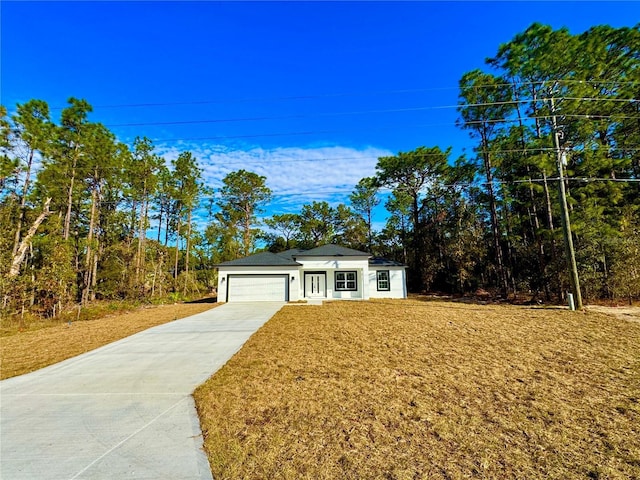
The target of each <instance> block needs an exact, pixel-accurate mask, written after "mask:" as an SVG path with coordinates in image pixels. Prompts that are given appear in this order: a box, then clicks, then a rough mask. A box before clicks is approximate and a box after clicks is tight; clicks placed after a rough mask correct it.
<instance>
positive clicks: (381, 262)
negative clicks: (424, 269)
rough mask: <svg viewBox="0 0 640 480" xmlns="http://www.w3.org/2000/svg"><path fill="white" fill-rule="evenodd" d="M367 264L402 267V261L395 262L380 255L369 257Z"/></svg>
mask: <svg viewBox="0 0 640 480" xmlns="http://www.w3.org/2000/svg"><path fill="white" fill-rule="evenodd" d="M369 265H373V266H374V267H404V266H405V265H404V263H400V262H396V261H395V260H388V259H386V258H382V257H373V258H370V259H369Z"/></svg>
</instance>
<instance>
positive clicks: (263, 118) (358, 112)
mask: <svg viewBox="0 0 640 480" xmlns="http://www.w3.org/2000/svg"><path fill="white" fill-rule="evenodd" d="M563 99H565V100H584V101H590V102H595V101H607V102H610V101H613V102H626V103H633V102H640V100H637V99H633V98H631V99H629V98H624V99H609V98H592V97H563ZM548 100H549V99H548V98H539V99H536V100H529V99H527V100H508V101H500V102H480V103H461V104H456V105H435V106H421V107H407V108H389V109H375V110H356V111H346V112H325V113H311V114H291V115H272V116H261V117H240V118H217V119H201V120H175V121H162V122H134V123H112V124H106V125H105V127H142V126H166V125H196V124H208V123H237V122H258V121H267V120H292V119H300V118H322V117H334V116H335V117H338V116H351V115H368V114H378V113H405V112H421V111H429V110H446V109H460V108H475V107H490V106H500V105H516V104H521V103H532V102H545V101H548ZM565 116H566V115H565ZM526 118H544V117H526ZM619 118H637V117H619Z"/></svg>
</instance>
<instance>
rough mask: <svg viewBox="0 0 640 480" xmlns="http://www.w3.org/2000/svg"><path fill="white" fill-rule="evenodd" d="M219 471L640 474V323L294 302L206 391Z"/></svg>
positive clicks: (472, 308) (207, 422)
mask: <svg viewBox="0 0 640 480" xmlns="http://www.w3.org/2000/svg"><path fill="white" fill-rule="evenodd" d="M196 402H197V406H198V410H199V414H200V417H201V422H202V428H203V432H204V434H205V447H206V450H207V452H208V455H209V460H210V463H211V467H212V470H213V475H214V478H216V479H217V480H223V479H240V478H242V479H267V478H268V479H342V478H345V479H422V478H424V479H461V478H494V479H504V478H510V479H511V478H519V479H547V478H553V479H578V478H580V479H585V478H586V479H590V478H591V479H605V478H606V479H639V478H640V324H639V323H636V322H629V321H625V320H621V319H618V318H615V317H610V316H606V315H603V314H601V313H596V312H589V313H577V312H576V313H573V312H568V311H566V310H560V309H540V308H527V307H512V306H478V305H467V304H460V303H444V302H421V301H419V300H415V299H414V300H406V301H371V302H333V303H327V304H325V305H324V306H322V307H319V306H288V307H285V308H283V309H282V310H281V311H280V313H278V314H277V315H276V317H274V318H273V319H272V320H271V321H270V322H268V323H267V324H266V325H265V326H264V327H263V328H262V329H261V330H260V331H258V332H257V334H255V335H254V336H253V337H252V338H251V339H250V340H249V341H248V342H247V343H246V344H245V346H244V347H243V349H242V350H241V351H240V352H238V353H237V354H236V355H235V357H234V358H233V359H232V360H231V361H230V362H229V363H227V365H225V366H224V367H223V368H222V369H221V370H220V371H219V372H218V373H216V374H215V375H214V376H213V377H212V378H211V379H210V380H209V381H208V382H207V383H206V384H204V385H203V386H201V387H200V388H199V389H198V390H197V391H196Z"/></svg>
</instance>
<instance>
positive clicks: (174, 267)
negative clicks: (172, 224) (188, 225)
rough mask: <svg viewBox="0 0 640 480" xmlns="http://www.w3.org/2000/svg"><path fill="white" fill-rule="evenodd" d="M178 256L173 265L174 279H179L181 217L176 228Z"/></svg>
mask: <svg viewBox="0 0 640 480" xmlns="http://www.w3.org/2000/svg"><path fill="white" fill-rule="evenodd" d="M176 227H177V228H176V256H175V261H174V264H173V279H174V280H177V279H178V257H179V255H180V216H178V224H177V226H176Z"/></svg>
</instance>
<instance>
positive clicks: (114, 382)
mask: <svg viewBox="0 0 640 480" xmlns="http://www.w3.org/2000/svg"><path fill="white" fill-rule="evenodd" d="M283 305H284V304H283V303H271V302H264V303H229V304H225V305H221V306H219V307H218V308H214V309H212V310H209V311H206V312H203V313H200V314H197V315H193V316H191V317H188V318H184V319H181V320H176V321H174V322H171V323H167V324H164V325H160V326H158V327H154V328H150V329H149V330H145V331H143V332H140V333H138V334H136V335H133V336H131V337H127V338H125V339H123V340H120V341H117V342H114V343H111V344H109V345H106V346H104V347H101V348H99V349H97V350H93V351H91V352H88V353H85V354H83V355H80V356H78V357H75V358H72V359H69V360H65V361H64V362H61V363H58V364H56V365H52V366H50V367H47V368H43V369H42V370H38V371H36V372H33V373H29V374H27V375H22V376H20V377H15V378H10V379H8V380H4V381H2V382H0V479H2V480H22V479H29V480H31V479H35V478H37V479H39V480H46V479H52V480H62V479H69V480H71V479H73V480H75V479H78V480H79V479H95V480H102V479H105V480H106V479H109V480H111V479H114V478H118V479H124V478H127V479H137V480H142V479H154V480H160V479H171V480H183V479H184V480H204V479H207V480H210V479H211V478H212V477H211V470H210V468H209V463H208V461H207V457H206V455H205V454H204V452H203V450H202V432H201V430H200V424H199V422H198V417H197V415H196V411H195V405H194V402H193V398H192V396H191V394H192V392H193V391H194V389H195V388H196V387H197V386H198V385H200V384H201V383H202V382H204V381H205V380H206V379H207V378H209V377H210V376H211V375H212V374H213V373H214V372H215V371H216V370H218V369H219V368H220V367H221V366H222V365H224V364H225V363H226V362H227V360H228V359H229V358H231V357H232V356H233V354H234V353H235V352H237V351H238V350H239V349H240V347H242V345H243V344H244V343H245V342H246V340H247V339H248V338H249V337H250V336H251V335H252V334H253V333H254V332H255V331H256V330H258V329H259V328H260V327H261V326H262V325H263V324H264V323H265V322H266V321H267V320H269V319H270V318H271V317H272V316H273V315H274V314H275V313H276V312H277V311H278V310H279V309H280V308H281V307H282V306H283Z"/></svg>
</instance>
